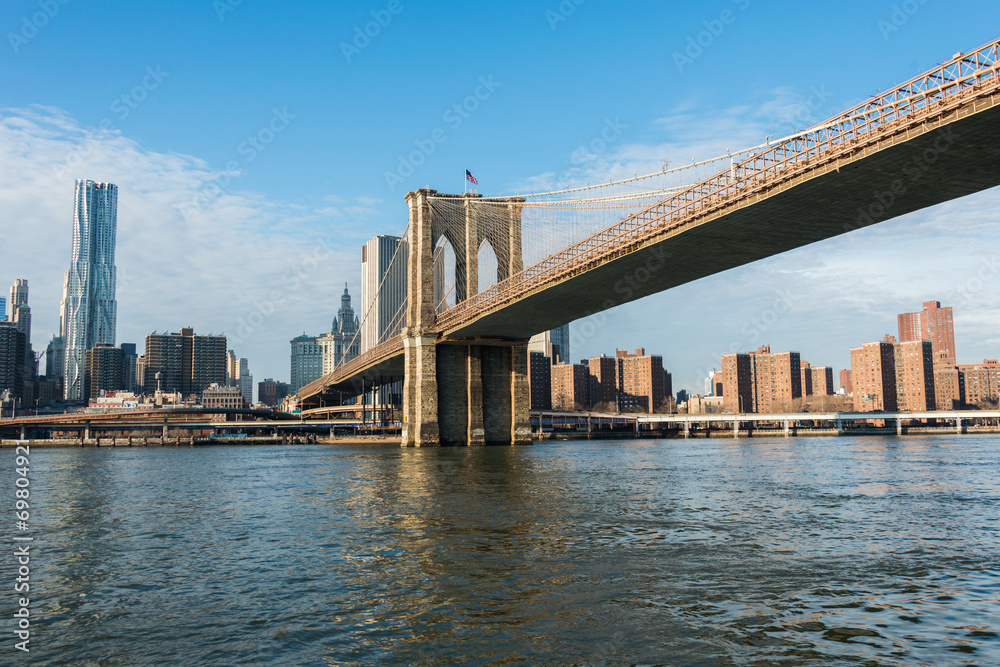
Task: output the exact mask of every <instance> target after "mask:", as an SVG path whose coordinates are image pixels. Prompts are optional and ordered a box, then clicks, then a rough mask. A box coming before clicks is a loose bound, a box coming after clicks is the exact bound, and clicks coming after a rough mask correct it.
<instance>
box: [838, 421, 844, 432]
mask: <svg viewBox="0 0 1000 667" xmlns="http://www.w3.org/2000/svg"><path fill="white" fill-rule="evenodd" d="M837 435H844V420H843V419H838V420H837Z"/></svg>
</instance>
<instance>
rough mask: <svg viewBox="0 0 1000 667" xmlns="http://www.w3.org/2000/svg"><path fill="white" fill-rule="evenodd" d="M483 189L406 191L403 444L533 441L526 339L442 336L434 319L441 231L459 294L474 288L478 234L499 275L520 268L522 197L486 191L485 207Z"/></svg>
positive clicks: (469, 294)
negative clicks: (501, 196)
mask: <svg viewBox="0 0 1000 667" xmlns="http://www.w3.org/2000/svg"><path fill="white" fill-rule="evenodd" d="M480 199H481V197H480V195H478V194H466V195H439V194H438V193H437V192H436V191H434V190H417V191H416V192H411V193H409V194H408V195H406V201H407V203H408V204H409V207H410V226H409V232H408V234H409V235H408V237H407V252H408V263H407V271H408V273H409V275H408V276H407V278H408V280H407V289H408V301H407V312H406V323H405V327H404V328H403V344H404V351H405V367H406V376H405V378H406V379H405V380H404V383H403V415H404V423H403V446H405V447H422V446H435V445H484V444H498V445H499V444H503V445H511V444H530V443H531V425H530V422H529V420H528V408H529V404H528V401H529V396H528V347H527V341H526V340H502V339H486V340H484V339H455V338H450V339H444V338H441V337H439V332H438V329H437V323H436V315H435V303H434V249H435V247H436V246H437V243H438V240H439V239H440V238H441V237H442V236H443V237H444V238H446V239H447V240H448V242H449V243H450V244H451V246H452V248H453V249H454V250H455V263H456V284H455V295H456V296H455V298H456V302H459V303H460V302H462V301H465V300H466V299H468V298H470V297H472V296H474V295H475V294H476V293H477V292H478V287H479V266H478V260H477V257H478V253H479V249H480V247H481V246H482V244H483V243H485V242H489V244H490V245H491V246H492V248H493V251H494V252H495V253H496V256H497V264H498V269H497V280H498V281H499V280H503V279H505V278H507V277H509V276H511V275H514V274H516V273H518V272H520V271H521V270H522V268H523V258H522V252H521V206H522V204H523V202H524V200H523V199H521V198H509V199H505V200H501V201H496V200H491V201H490V203H489V210H490V215H489V216H485V215H483V214H482V211H483V205H482V203H481V202H479V201H478V200H480ZM431 200H433V201H434V205H432V203H431ZM442 210H447V211H448V213H447V214H442V212H441V211H442ZM498 212H499V215H498ZM487 218H488V219H487Z"/></svg>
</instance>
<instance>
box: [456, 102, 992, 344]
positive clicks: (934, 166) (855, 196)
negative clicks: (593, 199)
mask: <svg viewBox="0 0 1000 667" xmlns="http://www.w3.org/2000/svg"><path fill="white" fill-rule="evenodd" d="M933 127H936V129H930V130H929V131H926V132H921V131H920V130H919V129H918V130H916V131H915V130H913V129H912V128H911V130H910V132H909V135H910V137H911V138H909V139H907V138H906V135H904V134H896V135H894V136H892V137H889V138H887V139H886V140H885V141H884V142H883V143H881V144H880V146H884V147H882V148H880V149H879V150H877V151H874V152H872V151H873V150H874V149H872V148H869V149H868V154H867V155H855V156H853V157H850V158H847V157H845V158H842V159H841V161H840V162H838V163H837V164H824V165H819V166H817V167H816V168H815V169H814V170H813V171H812V172H808V173H807V174H805V176H804V177H803V178H802V179H801V180H799V179H796V180H795V181H794V182H793V184H788V185H784V186H779V187H776V188H775V189H773V190H771V191H770V192H767V193H764V194H762V195H760V197H759V198H756V199H753V200H752V201H743V202H741V203H740V204H734V205H733V206H731V207H727V208H725V209H723V210H721V211H719V212H717V213H716V214H714V215H712V216H710V217H707V218H706V219H700V220H697V221H695V222H694V223H692V224H689V225H685V226H683V227H682V228H680V229H677V230H673V231H670V232H665V233H664V234H662V235H661V236H658V237H655V238H653V239H652V240H650V241H649V242H646V243H645V244H643V246H642V247H640V248H637V249H636V250H635V251H634V252H629V253H628V254H625V255H623V256H621V257H619V258H617V259H614V260H613V261H610V262H607V263H605V264H603V265H601V266H598V267H596V268H593V269H591V270H589V271H586V272H585V273H581V274H579V275H575V276H572V277H570V278H567V279H565V280H563V281H562V282H558V283H555V284H549V285H547V286H545V288H544V289H541V290H538V291H535V292H533V293H528V294H525V295H523V296H522V297H521V298H519V299H518V300H517V301H516V302H514V303H511V304H509V305H505V306H502V307H500V308H499V309H498V310H495V311H492V312H491V311H487V312H486V313H484V314H483V315H482V316H481V317H479V318H478V319H476V320H473V321H472V322H470V323H468V324H464V325H461V326H460V327H459V328H456V329H454V330H449V331H446V332H443V333H444V334H446V335H447V337H449V338H473V337H477V336H496V337H505V338H514V339H517V338H522V339H523V338H527V337H529V336H531V335H533V334H536V333H538V332H540V331H545V330H547V329H551V328H554V327H557V326H561V325H563V324H566V323H567V322H572V321H573V320H576V319H579V318H581V317H585V316H587V315H589V314H592V313H595V312H598V311H602V310H607V309H608V308H612V307H614V306H618V305H621V304H623V303H627V302H629V301H634V300H636V299H640V298H642V297H644V296H648V295H650V294H655V293H656V292H662V291H663V290H666V289H670V288H671V287H676V286H678V285H683V284H685V283H688V282H691V281H693V280H697V279H699V278H703V277H705V276H709V275H712V274H715V273H720V272H722V271H725V270H727V269H732V268H734V267H738V266H742V265H744V264H749V263H750V262H754V261H756V260H759V259H764V258H766V257H770V256H772V255H777V254H779V253H782V252H785V251H787V250H792V249H794V248H799V247H801V246H804V245H808V244H810V243H815V242H817V241H822V240H824V239H827V238H831V237H833V236H837V235H839V234H844V233H846V232H849V231H852V230H854V229H857V228H860V227H865V226H868V225H871V224H874V223H876V222H882V221H884V220H888V219H890V218H894V217H897V216H900V215H903V214H905V213H910V212H912V211H916V210H919V209H922V208H925V207H928V206H933V205H935V204H939V203H942V202H945V201H949V200H952V199H957V198H959V197H964V196H966V195H969V194H972V193H975V192H979V191H981V190H985V189H987V188H991V187H994V186H996V185H998V184H1000V106H994V107H992V108H987V109H985V110H983V111H979V112H977V113H975V114H973V115H971V116H968V117H966V118H962V119H956V120H951V119H948V118H946V119H945V120H944V121H943V122H942V124H941V125H934V126H933ZM915 134H916V136H914V135H915ZM889 143H891V144H892V145H886V144H889ZM838 166H839V169H838V168H837V167H838ZM956 224H960V222H959V221H956Z"/></svg>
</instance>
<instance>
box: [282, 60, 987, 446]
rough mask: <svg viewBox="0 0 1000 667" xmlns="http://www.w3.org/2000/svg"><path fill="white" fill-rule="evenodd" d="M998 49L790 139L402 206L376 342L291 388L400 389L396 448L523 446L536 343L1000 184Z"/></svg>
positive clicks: (423, 197) (307, 396)
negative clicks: (388, 298) (397, 290)
mask: <svg viewBox="0 0 1000 667" xmlns="http://www.w3.org/2000/svg"><path fill="white" fill-rule="evenodd" d="M998 46H1000V40H998V41H994V42H992V43H990V44H988V45H986V46H984V47H982V48H980V49H977V50H975V51H973V52H970V53H966V54H956V56H955V57H953V58H952V59H951V60H950V61H948V62H946V63H944V64H942V65H940V66H938V67H936V68H934V69H932V70H930V71H928V72H926V73H924V74H922V75H920V76H918V77H916V78H913V79H911V80H910V81H907V82H906V83H904V84H902V85H899V86H896V87H894V88H892V89H891V90H889V91H887V92H884V93H881V94H879V95H876V96H875V97H872V98H871V99H868V100H866V101H865V102H863V103H861V104H858V105H856V106H854V107H852V108H850V109H848V110H846V111H844V112H843V113H841V114H838V115H837V116H835V117H833V118H831V119H829V120H827V121H826V122H823V123H820V124H818V125H816V126H814V127H811V128H808V129H806V130H803V131H801V132H798V133H795V134H793V135H790V136H787V137H783V138H777V139H771V138H768V139H766V140H765V142H764V143H763V144H761V145H758V146H753V147H750V148H746V149H743V150H739V151H734V152H730V153H727V154H726V155H722V156H718V157H715V158H711V159H708V160H704V161H701V162H694V163H692V164H689V165H683V166H680V167H676V168H673V169H664V170H662V171H660V172H658V173H655V174H649V175H645V176H636V177H635V178H631V179H627V180H621V181H614V182H608V183H600V184H592V185H588V186H585V187H579V188H573V189H565V190H560V191H554V192H545V193H529V194H522V193H515V194H512V195H508V196H500V197H485V196H482V195H480V194H478V193H466V194H443V193H439V192H437V191H435V190H431V189H422V190H417V191H415V192H411V193H409V194H407V195H406V202H407V204H408V206H409V219H408V224H407V226H406V229H405V231H404V232H403V234H402V235H401V236H402V238H403V239H404V241H403V242H402V243H401V244H400V245H399V250H398V251H397V252H396V256H395V257H393V259H392V263H393V265H394V267H395V270H396V271H398V272H399V273H401V274H402V275H405V284H406V290H405V298H404V299H403V300H402V304H401V305H400V306H399V308H398V310H397V312H396V315H395V317H394V318H392V321H391V322H390V323H389V326H386V327H384V330H383V331H382V332H380V336H379V341H378V343H377V344H376V345H374V346H373V347H371V348H370V349H368V350H365V351H363V353H362V354H361V355H360V356H358V357H356V358H354V359H353V360H351V361H349V362H347V363H344V364H342V365H341V366H339V367H338V368H336V370H334V371H333V372H332V373H330V374H328V375H326V376H324V377H322V378H321V379H319V380H317V381H316V382H313V383H312V384H310V385H307V386H306V387H304V388H303V389H302V390H301V391H300V394H299V395H300V399H301V401H302V405H303V409H308V408H310V407H316V406H319V405H323V404H330V403H336V402H337V401H338V396H357V395H358V394H359V393H364V392H365V391H366V390H367V388H369V387H372V386H376V385H379V384H384V383H386V382H388V381H391V380H396V381H398V380H399V379H402V380H403V391H402V414H403V445H404V446H428V445H441V444H519V443H528V442H530V441H531V429H530V425H529V415H528V409H529V405H528V375H527V373H528V368H527V364H528V360H527V345H526V344H527V339H528V338H529V337H530V336H532V335H533V334H536V333H539V332H541V331H545V330H547V329H551V328H554V327H558V326H561V325H563V324H566V323H567V322H571V321H574V320H576V319H578V318H581V317H585V316H588V315H590V314H593V313H596V312H600V311H603V310H607V309H609V308H612V307H615V306H618V305H621V304H623V303H627V302H630V301H634V300H636V299H641V298H642V297H644V296H648V295H650V294H654V293H656V292H660V291H663V290H667V289H670V288H673V287H677V286H679V285H683V284H685V283H688V282H691V281H693V280H697V279H699V278H702V277H705V276H708V275H711V274H714V273H718V272H721V271H725V270H727V269H731V268H734V267H738V266H742V265H744V264H748V263H750V262H753V261H756V260H759V259H763V258H765V257H770V256H772V255H776V254H778V253H782V252H785V251H787V250H791V249H793V248H798V247H800V246H804V245H807V244H810V243H815V242H817V241H822V240H824V239H827V238H830V237H833V236H837V235H839V234H845V233H849V232H851V231H853V230H856V229H859V228H861V227H865V226H868V225H872V224H876V223H878V222H882V221H885V220H889V219H891V218H895V217H897V216H900V215H903V214H906V213H910V212H912V211H916V210H919V209H922V208H925V207H928V206H933V205H935V204H939V203H942V202H945V201H949V200H952V199H956V198H958V197H964V196H966V195H969V194H972V193H975V192H979V191H981V190H985V189H987V188H991V187H993V186H995V185H997V184H1000V108H998V107H997V101H998V89H1000V76H998V66H1000V63H998V59H997V49H998ZM390 272H391V271H390ZM367 316H369V314H367V313H366V314H365V317H367Z"/></svg>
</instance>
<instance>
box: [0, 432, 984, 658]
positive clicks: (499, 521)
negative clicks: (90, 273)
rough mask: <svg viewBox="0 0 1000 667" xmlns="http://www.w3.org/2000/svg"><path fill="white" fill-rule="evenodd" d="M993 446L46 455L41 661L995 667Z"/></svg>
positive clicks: (925, 442) (684, 444)
mask: <svg viewBox="0 0 1000 667" xmlns="http://www.w3.org/2000/svg"><path fill="white" fill-rule="evenodd" d="M998 445H1000V438H995V437H994V438H990V437H979V436H954V437H948V436H937V437H932V438H919V437H912V436H909V437H906V438H900V439H897V438H792V439H774V440H767V439H759V440H691V441H634V442H597V441H595V442H574V443H546V444H539V445H535V446H533V447H523V448H485V449H480V448H476V449H440V450H435V449H418V450H412V449H400V448H397V447H291V448H289V447H285V448H281V447H260V448H206V449H163V450H161V449H148V450H146V449H125V450H93V449H86V450H83V449H65V450H41V449H39V450H34V451H33V452H32V477H33V479H32V487H31V488H32V500H33V513H32V521H33V526H34V528H35V535H36V538H37V541H36V542H35V543H34V545H35V551H34V554H33V556H32V566H33V569H32V578H33V588H32V594H33V595H32V605H33V614H34V618H35V623H36V625H35V633H34V634H33V636H32V653H31V662H32V664H50V665H63V664H99V665H160V664H162V665H177V664H183V665H189V664H190V665H195V664H197V665H236V664H239V665H249V664H277V665H306V664H315V665H325V664H330V665H334V664H336V665H372V664H379V665H410V664H426V665H446V664H466V665H494V664H497V665H499V664H503V665H508V664H549V665H561V664H566V665H570V664H594V665H603V664H607V665H618V664H679V665H689V664H697V665H770V664H782V665H841V664H842V665H874V664H879V665H881V664H885V665H950V664H955V665H960V664H976V665H992V664H1000V637H998V633H1000V623H998V621H997V618H998V610H1000V604H998V598H1000V567H998V564H1000V537H998V532H997V525H998V523H1000V487H998V483H997V480H998V479H1000V475H998V473H1000V463H998V456H997V454H998ZM0 460H2V461H3V463H4V479H5V480H6V481H7V483H8V484H7V487H6V488H12V484H13V472H12V471H11V467H12V461H13V452H11V451H9V450H4V451H2V452H0ZM3 530H5V531H9V527H8V526H6V525H4V526H3ZM7 543H8V544H10V536H9V532H8V534H7ZM13 603H14V600H13V596H12V595H11V594H9V593H8V594H5V595H4V596H2V599H0V611H3V612H6V610H7V609H8V608H11V607H12V606H13Z"/></svg>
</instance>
